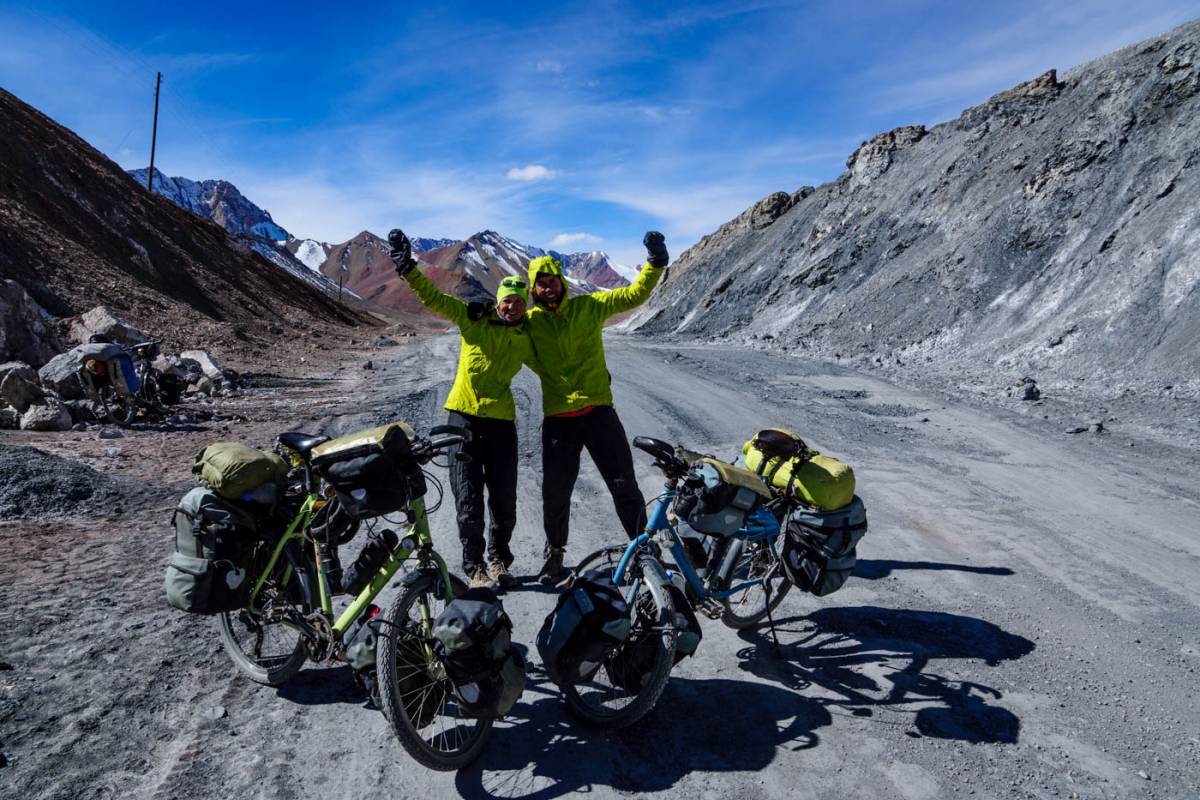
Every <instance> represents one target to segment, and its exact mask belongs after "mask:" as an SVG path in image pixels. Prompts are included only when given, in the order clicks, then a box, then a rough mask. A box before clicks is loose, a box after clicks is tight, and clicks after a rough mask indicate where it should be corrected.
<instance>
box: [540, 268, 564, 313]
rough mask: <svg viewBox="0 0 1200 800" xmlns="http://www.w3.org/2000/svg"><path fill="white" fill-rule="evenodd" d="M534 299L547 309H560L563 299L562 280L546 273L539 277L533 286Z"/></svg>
mask: <svg viewBox="0 0 1200 800" xmlns="http://www.w3.org/2000/svg"><path fill="white" fill-rule="evenodd" d="M533 297H534V299H535V300H537V301H538V302H539V303H541V304H542V305H544V306H545V307H546V308H551V309H553V308H558V306H559V304H560V303H562V299H563V282H562V278H560V277H558V276H557V275H551V274H549V273H545V272H544V273H542V274H541V275H538V276H537V280H536V281H534V284H533Z"/></svg>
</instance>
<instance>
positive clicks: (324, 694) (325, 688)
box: [275, 666, 367, 706]
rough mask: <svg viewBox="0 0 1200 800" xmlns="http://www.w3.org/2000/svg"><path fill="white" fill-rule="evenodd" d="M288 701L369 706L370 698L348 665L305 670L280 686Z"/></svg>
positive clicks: (306, 703)
mask: <svg viewBox="0 0 1200 800" xmlns="http://www.w3.org/2000/svg"><path fill="white" fill-rule="evenodd" d="M275 691H276V693H278V695H279V696H280V697H282V698H283V699H284V700H291V701H292V702H293V703H299V704H300V705H302V706H322V705H329V704H332V703H353V704H358V705H365V704H366V702H367V697H366V695H365V694H364V693H363V690H362V689H360V688H359V687H358V686H356V685H355V684H354V673H353V672H352V671H351V670H350V667H348V666H340V667H320V668H314V669H303V670H300V672H298V673H296V677H294V678H292V679H291V680H289V681H287V682H286V683H284V684H283V685H282V686H279V687H278V688H276V690H275Z"/></svg>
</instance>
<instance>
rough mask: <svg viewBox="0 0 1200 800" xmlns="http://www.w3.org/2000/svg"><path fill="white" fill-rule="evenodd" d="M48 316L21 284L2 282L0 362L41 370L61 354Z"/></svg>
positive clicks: (0, 294)
mask: <svg viewBox="0 0 1200 800" xmlns="http://www.w3.org/2000/svg"><path fill="white" fill-rule="evenodd" d="M49 316H50V315H49V314H47V313H46V310H45V309H44V308H42V307H41V306H39V305H38V304H37V302H35V301H34V299H33V298H32V297H30V296H29V293H28V292H26V291H25V288H24V287H23V286H21V284H19V283H17V282H16V281H12V280H0V360H4V361H8V360H9V359H17V360H19V361H24V362H25V363H27V364H32V365H33V366H35V367H40V366H41V365H42V364H45V363H46V362H47V361H49V360H50V359H52V358H54V356H56V355H57V354H59V353H61V352H62V351H63V347H62V343H61V342H59V340H58V337H57V336H56V335H55V333H54V330H53V328H51V327H50V325H49V322H48V320H49Z"/></svg>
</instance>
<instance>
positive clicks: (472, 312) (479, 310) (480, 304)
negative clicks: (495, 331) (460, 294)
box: [467, 300, 496, 322]
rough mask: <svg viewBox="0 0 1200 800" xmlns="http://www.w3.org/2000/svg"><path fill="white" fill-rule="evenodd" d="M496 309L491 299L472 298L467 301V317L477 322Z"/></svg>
mask: <svg viewBox="0 0 1200 800" xmlns="http://www.w3.org/2000/svg"><path fill="white" fill-rule="evenodd" d="M495 310H496V304H495V303H493V302H492V301H491V300H472V301H471V302H469V303H467V319H469V320H471V322H478V321H479V320H481V319H484V318H485V317H490V316H491V315H492V313H493V312H494V311H495Z"/></svg>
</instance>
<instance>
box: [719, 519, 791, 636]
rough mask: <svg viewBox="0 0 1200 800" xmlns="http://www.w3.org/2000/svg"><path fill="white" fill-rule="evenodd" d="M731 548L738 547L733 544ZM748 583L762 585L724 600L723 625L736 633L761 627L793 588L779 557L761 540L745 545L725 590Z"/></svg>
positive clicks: (725, 583) (748, 588)
mask: <svg viewBox="0 0 1200 800" xmlns="http://www.w3.org/2000/svg"><path fill="white" fill-rule="evenodd" d="M730 544H731V545H736V543H734V542H731V543H730ZM749 581H760V583H756V584H754V585H751V586H748V587H746V588H745V589H743V590H741V591H739V592H738V593H737V594H734V595H731V596H729V597H726V598H722V600H721V605H722V606H724V609H725V610H724V613H722V614H721V622H723V623H724V624H725V625H726V626H728V627H730V628H733V629H734V630H743V629H745V628H752V627H754V626H755V625H758V624H759V623H760V622H762V621H763V620H764V619H766V618H767V614H768V613H771V612H774V611H775V609H776V608H778V607H779V604H780V603H781V602H783V598H784V596H786V595H787V593H788V591H789V590H791V588H792V584H791V582H790V581H789V580H788V579H787V575H785V574H784V571H783V563H782V562H781V561H780V560H779V556H778V554H777V553H776V552H775V551H773V550H772V549H771V547H770V545H769V544H768V543H767V542H766V541H762V540H760V541H755V542H745V543H744V545H743V546H742V549H741V553H740V555H739V556H738V559H737V561H736V562H735V563H734V565H733V569H732V570H731V571H730V573H729V577H728V578H727V579H726V580H724V581H723V582H722V583H723V585H724V586H737V585H738V584H741V583H746V582H749Z"/></svg>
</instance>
